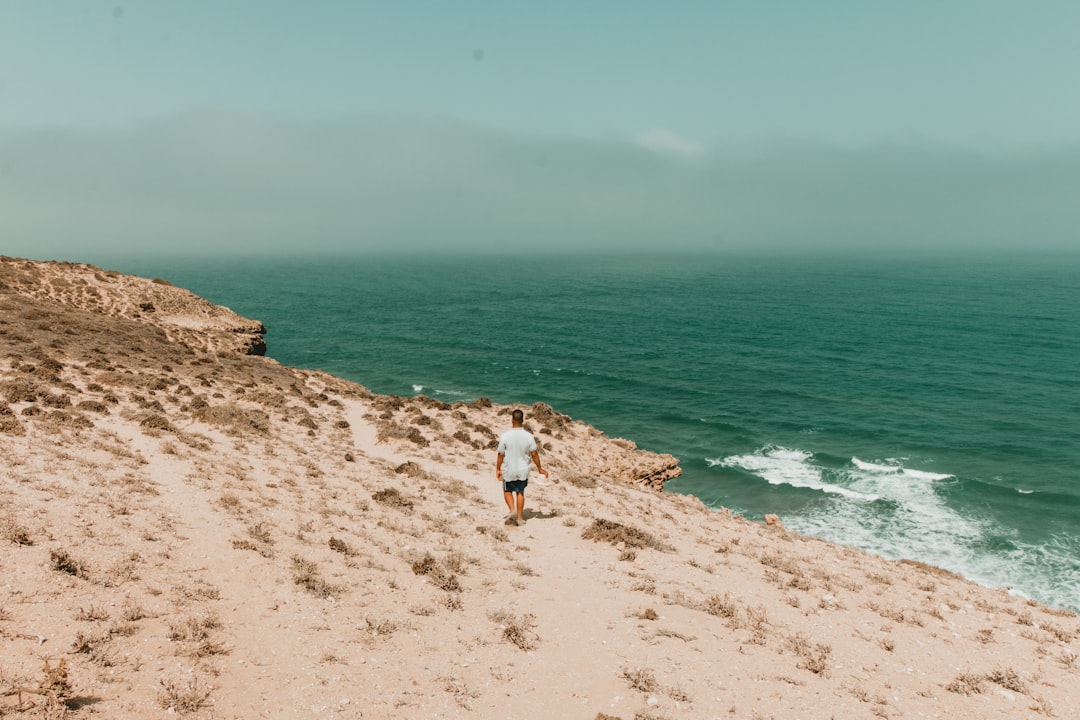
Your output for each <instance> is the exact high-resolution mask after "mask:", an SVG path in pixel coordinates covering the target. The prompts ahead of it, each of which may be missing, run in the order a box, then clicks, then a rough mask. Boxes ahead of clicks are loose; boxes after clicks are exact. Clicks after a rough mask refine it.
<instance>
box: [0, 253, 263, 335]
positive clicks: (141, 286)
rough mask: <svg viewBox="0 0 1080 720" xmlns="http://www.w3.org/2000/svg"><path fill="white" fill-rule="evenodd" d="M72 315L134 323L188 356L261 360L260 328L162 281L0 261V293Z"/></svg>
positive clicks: (75, 266) (89, 268)
mask: <svg viewBox="0 0 1080 720" xmlns="http://www.w3.org/2000/svg"><path fill="white" fill-rule="evenodd" d="M4 289H6V290H8V291H9V292H13V293H16V294H18V295H21V296H23V297H28V298H33V299H37V300H48V301H51V302H55V303H59V304H61V305H64V306H67V307H69V308H72V309H75V310H85V311H90V312H93V313H99V314H102V315H106V316H110V317H116V318H127V319H133V320H140V321H142V322H145V323H148V324H150V325H154V326H156V327H159V328H161V329H162V330H164V331H165V335H166V337H168V339H169V340H171V341H173V342H177V343H182V344H184V345H186V346H188V347H190V348H191V349H193V350H200V351H207V352H237V353H241V354H244V355H264V354H266V341H265V340H264V339H263V335H264V334H265V333H266V328H264V327H263V324H262V323H260V322H259V321H257V320H250V319H248V318H244V317H241V316H239V315H237V314H236V313H234V312H233V311H232V310H230V309H229V308H227V307H222V306H220V305H214V304H213V303H211V302H209V301H207V300H204V299H203V298H201V297H199V296H198V295H196V294H195V293H193V292H190V291H188V290H184V289H183V288H178V287H175V286H173V285H172V283H170V282H168V281H167V280H162V279H155V280H147V279H146V278H141V277H135V276H133V275H122V274H121V273H119V272H117V271H115V270H103V269H101V268H99V267H95V266H93V265H87V264H83V263H70V262H40V261H34V260H22V259H17V258H9V257H2V256H0V290H4Z"/></svg>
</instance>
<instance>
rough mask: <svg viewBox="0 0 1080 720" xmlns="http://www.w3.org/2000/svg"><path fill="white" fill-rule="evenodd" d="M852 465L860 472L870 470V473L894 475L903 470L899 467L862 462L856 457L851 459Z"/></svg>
mask: <svg viewBox="0 0 1080 720" xmlns="http://www.w3.org/2000/svg"><path fill="white" fill-rule="evenodd" d="M851 464H852V465H854V466H855V467H857V468H859V469H860V470H868V471H870V472H882V473H893V472H898V471H900V470H901V469H902V468H901V467H900V466H899V465H878V464H876V463H871V462H866V461H864V460H860V459H859V458H857V457H854V456H853V457H852V458H851Z"/></svg>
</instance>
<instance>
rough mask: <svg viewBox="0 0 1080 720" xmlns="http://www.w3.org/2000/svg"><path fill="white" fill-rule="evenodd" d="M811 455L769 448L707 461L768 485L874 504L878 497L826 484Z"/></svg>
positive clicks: (833, 484) (802, 451)
mask: <svg viewBox="0 0 1080 720" xmlns="http://www.w3.org/2000/svg"><path fill="white" fill-rule="evenodd" d="M812 459H813V455H812V454H811V453H808V452H806V451H804V450H793V449H790V448H785V447H779V446H775V445H774V446H769V447H766V448H762V449H761V450H759V451H758V452H756V453H751V454H748V455H732V456H730V457H726V458H712V459H710V458H706V459H705V462H707V463H708V464H709V466H710V467H716V466H720V467H738V468H742V469H743V470H747V471H749V472H751V473H754V474H756V475H758V476H760V477H761V478H763V479H764V480H765V481H766V482H768V483H769V484H770V485H790V486H791V487H798V488H807V489H810V490H819V491H821V492H824V493H829V494H835V495H842V496H844V497H847V498H850V499H852V500H860V501H864V502H874V501H875V500H877V499H878V497H879V496H878V495H875V494H873V493H865V492H860V491H858V490H853V489H851V488H848V487H844V486H842V485H838V484H835V483H831V482H827V481H826V480H825V479H824V475H823V473H822V470H821V469H820V468H818V467H816V466H815V465H814V464H813V463H811V462H810V461H811V460H812Z"/></svg>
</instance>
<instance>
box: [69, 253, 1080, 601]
mask: <svg viewBox="0 0 1080 720" xmlns="http://www.w3.org/2000/svg"><path fill="white" fill-rule="evenodd" d="M90 262H94V263H95V264H105V265H106V266H107V267H110V268H114V269H117V270H120V271H122V272H128V273H135V274H139V275H143V276H147V277H162V278H165V279H168V280H169V281H171V282H173V283H174V284H176V285H180V286H182V287H186V288H188V289H190V290H192V291H193V292H195V293H197V294H199V295H201V296H203V297H205V298H207V299H209V300H211V301H212V302H214V303H217V304H221V305H226V306H228V307H231V308H232V309H233V310H235V311H236V312H238V313H240V314H241V315H244V316H246V317H251V318H256V319H259V320H261V321H262V322H263V323H264V324H265V325H266V326H267V328H268V332H267V335H266V340H267V343H268V348H269V349H268V353H267V354H268V355H269V356H271V357H273V358H274V359H276V360H278V361H280V362H282V363H284V364H287V365H293V366H298V367H303V368H316V369H321V370H326V371H328V372H331V373H333V374H335V375H338V376H341V377H344V378H348V379H350V380H354V381H356V382H359V383H361V384H363V385H364V386H366V387H368V388H370V389H371V390H373V391H375V392H378V393H393V394H398V395H415V394H424V395H429V396H432V397H435V398H438V399H441V400H445V401H448V402H453V401H455V400H470V399H474V398H477V397H480V396H486V397H489V398H491V399H492V400H494V401H496V402H500V403H513V402H520V403H530V404H531V403H533V402H536V401H543V402H546V403H549V404H551V405H552V406H554V407H555V408H556V409H557V410H559V411H561V412H564V413H566V414H568V415H571V416H572V417H574V418H575V419H579V420H583V421H585V422H587V423H590V424H592V425H594V426H596V427H598V428H600V429H601V430H603V431H604V432H605V433H607V434H609V435H613V436H620V437H626V438H629V439H632V440H634V441H635V442H637V443H638V445H639V446H641V447H644V448H647V449H650V450H655V451H659V452H666V453H671V454H673V455H675V456H677V457H678V458H679V460H680V464H681V466H682V468H683V476H682V477H681V478H678V479H677V480H674V481H671V482H669V483H668V486H667V487H668V490H670V491H672V492H679V493H692V494H694V495H696V496H698V497H699V498H701V500H702V501H704V502H705V503H706V504H707V505H710V506H712V507H722V506H723V507H728V508H730V509H731V510H732V511H734V512H737V513H741V514H743V515H745V516H747V517H748V518H751V519H761V518H762V517H763V516H764V515H765V514H766V513H776V514H777V515H779V516H780V517H781V518H782V520H783V522H784V524H785V525H786V526H787V527H789V528H791V529H793V530H796V531H798V532H801V533H806V534H810V535H814V536H818V537H821V538H825V539H827V540H831V541H834V542H837V543H841V544H844V545H850V546H854V547H858V548H862V549H864V550H868V551H870V552H874V553H877V554H880V555H883V556H885V557H888V558H909V559H913V560H918V561H922V562H925V563H930V564H933V565H937V566H940V567H943V568H946V569H948V570H952V571H955V572H958V573H961V574H963V575H964V576H966V577H968V578H971V579H972V580H975V581H977V582H980V583H983V584H985V585H989V586H992V587H1007V588H1009V589H1010V590H1011V591H1012V592H1015V593H1018V594H1020V595H1023V596H1026V597H1031V598H1034V599H1036V600H1039V601H1041V602H1044V603H1047V604H1049V605H1052V606H1056V607H1067V608H1071V609H1073V610H1080V471H1078V468H1080V257H1075V256H1073V257H1024V256H1019V255H1018V256H1009V257H1005V256H999V257H994V258H971V257H969V258H965V259H959V258H950V259H945V258H936V259H923V260H918V259H911V258H907V259H889V260H886V259H868V258H864V259H859V260H855V259H839V258H836V257H831V258H826V257H817V258H806V257H802V258H796V257H783V258H723V257H711V256H643V255H642V256H573V257H564V256H560V257H545V256H537V257H532V256H506V257H482V256H476V257H408V258H406V257H393V256H371V257H353V258H306V259H299V258H289V259H284V258H278V259H267V258H264V259H258V258H249V259H231V260H222V259H220V258H217V259H199V258H187V259H161V258H154V259H151V258H138V259H131V258H128V259H116V258H113V259H111V261H110V262H107V263H106V262H103V261H100V260H90Z"/></svg>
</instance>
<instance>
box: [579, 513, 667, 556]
mask: <svg viewBox="0 0 1080 720" xmlns="http://www.w3.org/2000/svg"><path fill="white" fill-rule="evenodd" d="M581 537H582V538H584V539H586V540H593V541H595V542H607V543H611V544H612V545H618V544H619V543H624V544H625V545H626V547H629V548H653V549H654V550H662V551H665V552H666V551H670V550H671V548H670V547H668V546H667V545H666V544H664V543H663V542H661V541H660V540H658V539H657V538H655V537H653V536H652V535H650V534H649V533H647V532H645V531H644V530H639V529H638V528H635V527H631V526H629V525H623V524H622V523H617V522H615V521H614V520H607V519H605V518H596V519H595V520H593V522H592V525H590V526H589V527H587V528H585V529H584V530H583V531H582V532H581Z"/></svg>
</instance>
